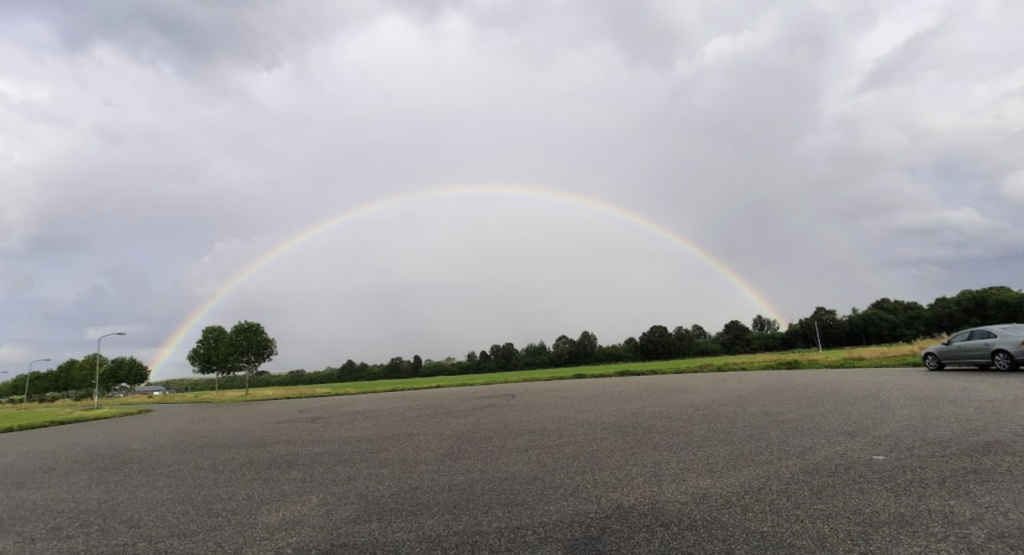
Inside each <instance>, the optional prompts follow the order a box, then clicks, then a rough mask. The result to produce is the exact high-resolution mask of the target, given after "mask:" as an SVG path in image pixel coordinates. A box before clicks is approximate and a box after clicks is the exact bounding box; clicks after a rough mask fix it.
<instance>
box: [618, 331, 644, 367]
mask: <svg viewBox="0 0 1024 555" xmlns="http://www.w3.org/2000/svg"><path fill="white" fill-rule="evenodd" d="M622 350H623V352H624V353H625V355H626V356H627V357H628V361H627V362H633V361H637V360H642V359H643V355H642V354H641V353H640V342H639V341H637V340H636V338H635V337H627V338H626V340H625V341H623V342H622Z"/></svg>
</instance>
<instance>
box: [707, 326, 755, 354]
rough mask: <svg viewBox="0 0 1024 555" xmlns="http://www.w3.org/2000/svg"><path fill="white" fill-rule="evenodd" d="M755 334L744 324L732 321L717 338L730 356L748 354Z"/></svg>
mask: <svg viewBox="0 0 1024 555" xmlns="http://www.w3.org/2000/svg"><path fill="white" fill-rule="evenodd" d="M752 333H754V332H752V331H751V330H750V328H748V327H747V326H745V325H743V322H740V321H739V320H732V321H730V322H728V323H726V324H725V327H723V328H722V331H720V332H719V333H718V336H717V337H716V338H715V339H716V340H717V341H718V344H719V345H721V346H722V348H723V349H724V350H725V352H727V353H729V354H739V353H746V352H748V351H749V350H750V335H751V334H752Z"/></svg>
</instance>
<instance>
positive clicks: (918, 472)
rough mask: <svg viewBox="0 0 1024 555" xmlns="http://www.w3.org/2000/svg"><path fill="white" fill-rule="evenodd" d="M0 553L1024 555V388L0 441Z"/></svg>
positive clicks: (638, 400)
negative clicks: (942, 554) (909, 554)
mask: <svg viewBox="0 0 1024 555" xmlns="http://www.w3.org/2000/svg"><path fill="white" fill-rule="evenodd" d="M0 553H4V554H12V555H13V554H21V553H26V554H50V553H52V554H60V555H70V554H76V553H83V554H84V553H89V554H100V553H103V554H121V553H131V554H135V553H139V554H141V553H146V554H152V553H172V554H176V553H195V554H203V555H206V554H214V553H275V554H276V553H294V554H301V555H312V554H333V553H339V554H349V553H439V554H440V553H444V554H447V553H473V554H478V553H524V554H527V553H529V554H541V553H568V554H588V553H595V554H597V553H671V554H679V553H751V554H763V553H808V554H819V553H923V554H924V553H926V554H936V553H970V554H975V553H1024V372H1022V373H997V372H985V371H977V370H975V371H964V372H955V371H946V372H938V373H928V372H925V371H923V370H827V371H793V372H753V373H727V374H708V375H682V376H663V377H638V378H616V379H600V380H582V381H563V382H550V383H536V384H515V385H505V386H490V387H475V388H461V389H445V390H433V391H416V392H404V393H392V394H378V395H366V396H356V397H335V398H324V399H309V400H299V401H272V402H263V403H249V404H236V405H182V406H162V407H158V410H157V412H155V413H151V414H147V415H142V416H134V417H130V418H121V419H117V420H108V421H102V422H92V423H85V424H76V425H73V426H62V427H57V428H49V429H43V430H33V431H27V432H18V433H12V434H3V435H0Z"/></svg>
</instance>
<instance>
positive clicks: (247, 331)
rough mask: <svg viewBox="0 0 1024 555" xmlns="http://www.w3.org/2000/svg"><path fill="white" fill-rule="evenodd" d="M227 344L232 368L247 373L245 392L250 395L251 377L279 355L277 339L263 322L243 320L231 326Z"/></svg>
mask: <svg viewBox="0 0 1024 555" xmlns="http://www.w3.org/2000/svg"><path fill="white" fill-rule="evenodd" d="M227 344H228V349H227V350H228V353H229V357H230V358H229V360H230V361H231V365H230V368H231V370H236V369H237V370H238V371H241V372H242V373H244V374H245V394H246V395H248V394H249V377H250V376H251V375H253V374H254V373H255V372H256V371H257V370H259V369H260V366H261V365H263V364H266V363H268V362H270V361H271V360H273V359H274V357H275V356H277V341H275V340H274V338H273V337H270V336H269V335H267V330H266V329H264V328H263V324H260V323H259V322H249V321H242V322H238V323H237V324H235V325H234V326H232V327H231V331H229V332H228V342H227Z"/></svg>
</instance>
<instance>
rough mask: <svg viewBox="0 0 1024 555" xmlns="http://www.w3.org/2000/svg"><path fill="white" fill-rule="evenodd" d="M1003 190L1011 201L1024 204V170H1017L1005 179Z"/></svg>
mask: <svg viewBox="0 0 1024 555" xmlns="http://www.w3.org/2000/svg"><path fill="white" fill-rule="evenodd" d="M1002 192H1003V194H1004V195H1005V196H1006V198H1008V199H1010V200H1011V201H1013V202H1016V203H1019V204H1024V170H1020V171H1016V172H1014V173H1012V174H1010V175H1009V176H1008V177H1007V178H1006V179H1005V180H1003V187H1002Z"/></svg>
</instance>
